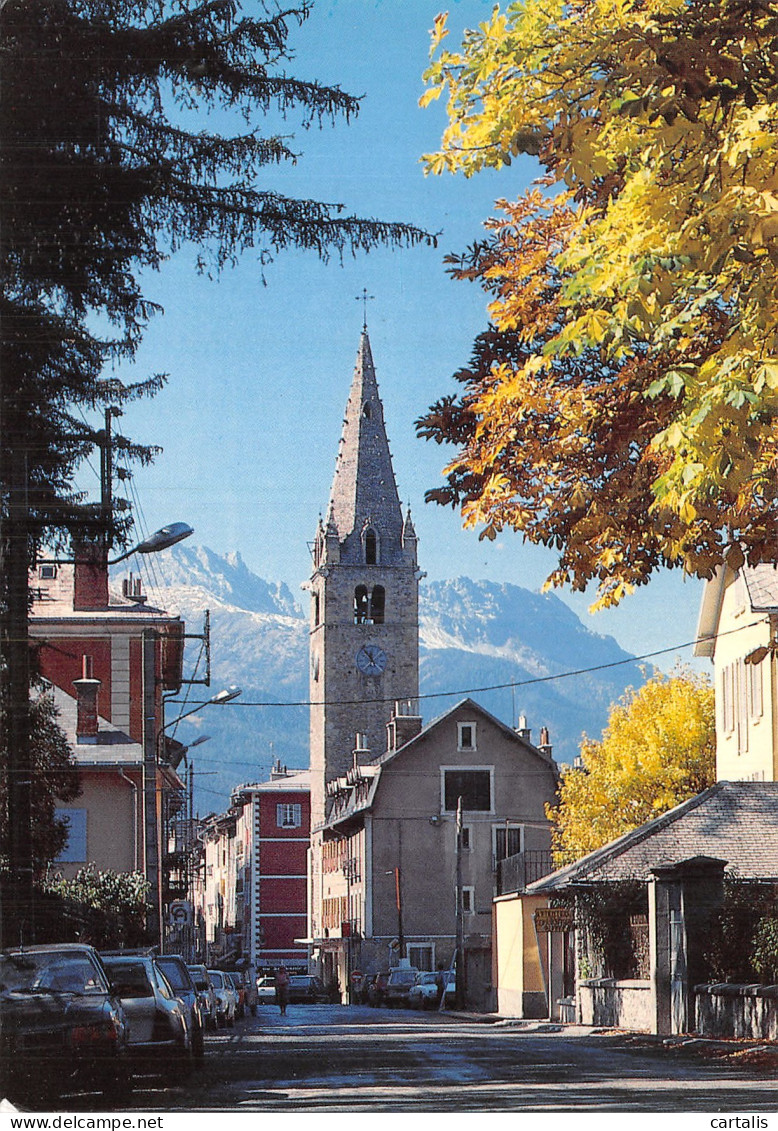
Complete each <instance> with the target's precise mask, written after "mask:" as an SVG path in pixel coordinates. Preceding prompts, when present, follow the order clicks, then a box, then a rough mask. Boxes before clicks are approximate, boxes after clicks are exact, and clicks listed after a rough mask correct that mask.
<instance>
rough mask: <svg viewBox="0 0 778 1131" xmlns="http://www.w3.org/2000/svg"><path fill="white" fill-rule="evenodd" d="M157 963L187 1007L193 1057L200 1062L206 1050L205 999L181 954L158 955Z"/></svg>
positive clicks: (174, 991)
mask: <svg viewBox="0 0 778 1131" xmlns="http://www.w3.org/2000/svg"><path fill="white" fill-rule="evenodd" d="M155 962H156V964H157V966H158V967H159V968H160V970H161V971H162V973H163V974H164V975H165V977H166V978H167V980H168V982H169V983H170V986H171V988H172V990H173V993H174V994H175V995H176V997H177V998H178V999H179V1001H182V1002H183V1003H184V1005H185V1006H186V1011H187V1019H188V1022H189V1028H190V1032H191V1034H192V1055H193V1056H194V1058H195V1059H196V1060H199V1059H200V1058H201V1057H202V1055H203V1049H204V1039H203V1034H204V1030H205V1027H206V1010H205V1005H204V1002H203V999H202V998H201V997H200V995H199V994H198V992H197V987H196V986H195V984H194V978H193V977H192V974H191V972H190V970H189V968H188V966H187V964H186V963H185V962H184V960H183V958H182V957H181V955H180V954H158V955H157V956H156V958H155Z"/></svg>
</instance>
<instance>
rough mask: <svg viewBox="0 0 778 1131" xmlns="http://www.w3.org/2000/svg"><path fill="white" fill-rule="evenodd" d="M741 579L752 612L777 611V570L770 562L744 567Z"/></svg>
mask: <svg viewBox="0 0 778 1131" xmlns="http://www.w3.org/2000/svg"><path fill="white" fill-rule="evenodd" d="M743 577H744V579H745V582H746V586H747V588H748V596H749V599H750V602H751V608H752V609H753V610H754V612H767V611H771V612H772V611H778V568H777V567H776V566H775V565H773V563H772V562H760V564H759V565H756V566H744V567H743Z"/></svg>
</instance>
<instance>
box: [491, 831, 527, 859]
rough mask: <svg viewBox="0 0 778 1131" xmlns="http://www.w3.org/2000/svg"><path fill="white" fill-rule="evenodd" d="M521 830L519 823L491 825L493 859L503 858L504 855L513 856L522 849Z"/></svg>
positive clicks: (522, 838)
mask: <svg viewBox="0 0 778 1131" xmlns="http://www.w3.org/2000/svg"><path fill="white" fill-rule="evenodd" d="M523 832H524V830H523V829H522V827H521V825H493V826H492V837H493V845H494V858H495V860H504V859H505V858H506V856H515V855H516V853H517V852H521V851H522V849H523V840H524V837H523Z"/></svg>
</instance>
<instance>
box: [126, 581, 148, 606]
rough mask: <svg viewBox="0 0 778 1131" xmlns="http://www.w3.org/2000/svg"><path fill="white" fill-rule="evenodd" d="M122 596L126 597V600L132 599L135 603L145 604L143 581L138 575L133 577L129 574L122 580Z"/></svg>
mask: <svg viewBox="0 0 778 1131" xmlns="http://www.w3.org/2000/svg"><path fill="white" fill-rule="evenodd" d="M122 596H124V597H126V598H127V600H128V601H134V602H135V604H136V605H145V603H146V600H147V597H146V594H145V593H144V592H143V582H142V580H141V578H140V577H134V576H133V575H132V574H130V576H129V577H125V578H124V580H123V581H122Z"/></svg>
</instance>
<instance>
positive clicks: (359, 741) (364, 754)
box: [352, 733, 370, 769]
mask: <svg viewBox="0 0 778 1131" xmlns="http://www.w3.org/2000/svg"><path fill="white" fill-rule="evenodd" d="M352 755H353V762H352V766H353V768H354V769H356V768H357V766H359V765H361V764H363V763H364V762H369V761H370V747H369V746H368V744H367V735H366V734H359V733H358V734H357V735H356V743H355V746H354V750H353V751H352Z"/></svg>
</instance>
